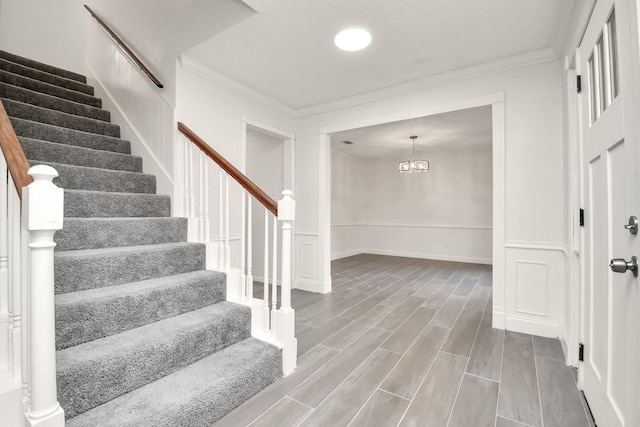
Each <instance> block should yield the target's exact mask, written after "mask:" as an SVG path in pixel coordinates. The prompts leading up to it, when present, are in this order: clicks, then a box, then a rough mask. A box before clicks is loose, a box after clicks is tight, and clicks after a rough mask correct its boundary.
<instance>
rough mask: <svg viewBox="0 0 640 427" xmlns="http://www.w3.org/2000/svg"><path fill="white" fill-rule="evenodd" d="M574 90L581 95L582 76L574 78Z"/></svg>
mask: <svg viewBox="0 0 640 427" xmlns="http://www.w3.org/2000/svg"><path fill="white" fill-rule="evenodd" d="M576 89H577V90H578V93H582V76H580V75H577V76H576Z"/></svg>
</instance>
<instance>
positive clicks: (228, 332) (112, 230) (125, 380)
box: [0, 51, 282, 426]
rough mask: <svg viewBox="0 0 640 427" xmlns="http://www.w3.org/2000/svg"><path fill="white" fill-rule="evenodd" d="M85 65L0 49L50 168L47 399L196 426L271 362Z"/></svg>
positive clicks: (79, 408)
mask: <svg viewBox="0 0 640 427" xmlns="http://www.w3.org/2000/svg"><path fill="white" fill-rule="evenodd" d="M93 93H94V92H93V88H92V87H91V86H89V85H87V84H86V78H85V77H83V76H81V75H78V74H76V73H73V72H68V71H65V70H62V69H58V68H56V67H51V66H48V65H45V64H42V63H39V62H36V61H32V60H29V59H26V58H22V57H19V56H17V55H13V54H10V53H7V52H3V51H0V99H1V100H2V103H3V104H4V106H5V109H6V110H7V112H8V114H9V116H10V121H11V123H12V125H13V127H14V129H15V131H16V134H17V135H18V136H19V139H20V143H21V145H22V146H23V148H24V151H25V154H26V156H27V159H28V160H29V163H30V164H31V165H36V164H46V165H49V166H52V167H53V168H54V169H56V170H57V171H58V173H59V177H57V178H56V179H55V180H54V183H55V184H56V185H58V186H60V187H62V188H63V189H64V192H65V206H64V215H65V219H64V227H63V229H62V230H60V231H58V232H57V233H56V234H55V237H54V240H55V241H56V243H57V247H56V252H55V255H54V282H55V284H54V290H55V294H56V296H55V301H56V325H55V326H56V348H57V349H58V352H57V369H58V372H57V381H58V383H57V384H58V399H59V401H60V403H61V405H62V407H63V408H64V410H65V414H66V417H67V419H68V425H70V426H78V425H80V426H96V425H100V426H103V425H117V426H125V425H136V426H138V425H149V426H176V425H185V426H186V425H189V426H200V425H202V426H209V425H211V424H212V423H213V422H215V421H216V420H217V419H219V418H221V417H223V416H224V415H225V414H226V413H228V412H229V411H230V410H232V409H233V408H234V407H236V406H238V405H239V404H241V403H242V402H243V401H244V400H246V399H248V398H249V397H250V396H252V395H253V394H255V393H256V392H258V391H259V390H261V389H262V388H263V387H265V386H266V385H268V384H269V383H271V382H273V381H274V380H275V379H276V378H277V377H279V376H281V375H282V357H281V351H280V350H279V349H278V348H276V347H274V346H272V345H270V344H267V343H264V342H262V341H258V340H256V339H254V338H251V337H250V334H251V310H250V309H249V308H248V307H245V306H242V305H238V304H233V303H230V302H227V301H225V294H226V277H225V275H224V274H223V273H219V272H212V271H207V270H205V269H204V268H205V264H206V248H205V245H204V244H200V243H189V242H186V239H187V231H188V230H187V220H186V219H185V218H174V217H171V216H170V215H171V199H170V197H169V196H160V195H156V194H155V191H156V178H155V176H153V175H149V174H144V173H142V160H141V158H140V157H137V156H131V155H130V154H131V144H130V143H129V142H128V141H123V140H121V139H120V128H119V126H116V125H114V124H111V123H109V121H110V114H109V112H107V111H103V110H101V109H100V108H101V106H102V101H101V100H100V99H99V98H97V97H95V96H93Z"/></svg>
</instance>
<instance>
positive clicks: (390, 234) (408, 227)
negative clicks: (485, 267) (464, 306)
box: [362, 224, 493, 264]
mask: <svg viewBox="0 0 640 427" xmlns="http://www.w3.org/2000/svg"><path fill="white" fill-rule="evenodd" d="M362 236H363V237H362V239H363V249H364V252H366V253H373V254H379V255H394V256H406V257H412V258H426V259H437V260H444V261H457V262H470V263H477V264H491V263H492V240H493V230H492V229H491V227H476V226H451V225H412V224H365V225H363V226H362Z"/></svg>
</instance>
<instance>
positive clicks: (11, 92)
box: [0, 82, 111, 122]
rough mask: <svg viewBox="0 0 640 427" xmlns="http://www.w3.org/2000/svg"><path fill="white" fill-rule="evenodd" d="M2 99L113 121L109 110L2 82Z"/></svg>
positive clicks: (0, 95) (0, 91)
mask: <svg viewBox="0 0 640 427" xmlns="http://www.w3.org/2000/svg"><path fill="white" fill-rule="evenodd" d="M0 97H2V98H8V99H13V100H14V101H20V102H24V103H25V104H32V105H37V106H38V107H44V108H49V109H52V110H53V109H55V110H58V111H62V112H65V113H69V114H74V115H76V116H82V117H89V118H92V119H96V120H102V121H105V122H109V121H110V120H111V113H109V111H107V110H102V109H100V108H96V107H92V106H90V105H87V104H81V103H79V102H74V101H69V100H67V99H63V98H58V97H56V96H52V95H47V94H45V93H40V92H36V91H34V90H31V89H26V88H23V87H18V86H13V85H10V84H7V83H1V82H0Z"/></svg>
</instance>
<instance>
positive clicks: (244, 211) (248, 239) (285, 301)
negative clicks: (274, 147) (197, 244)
mask: <svg viewBox="0 0 640 427" xmlns="http://www.w3.org/2000/svg"><path fill="white" fill-rule="evenodd" d="M178 129H179V130H180V131H181V132H182V133H183V134H184V135H185V139H184V140H183V142H184V144H185V145H186V147H185V161H186V165H185V170H186V174H185V190H186V191H187V192H188V193H189V194H192V195H193V194H199V198H198V200H195V201H194V200H193V199H191V198H189V197H187V199H186V202H187V206H186V211H187V212H188V215H193V216H194V217H195V215H196V214H195V208H193V206H194V205H197V207H198V209H199V210H200V211H201V212H204V210H203V209H206V207H205V206H204V205H205V204H208V200H206V199H205V193H208V187H206V186H207V185H208V184H207V183H205V182H204V181H203V171H204V170H206V168H207V167H208V166H209V165H210V164H211V162H207V164H206V165H205V166H203V165H202V163H201V164H200V168H199V173H200V175H201V176H200V177H199V178H198V179H197V180H196V179H194V177H193V174H192V173H191V172H190V171H192V170H193V164H192V156H193V153H192V149H193V148H191V143H190V142H189V141H188V140H190V141H191V142H192V143H193V145H195V146H196V147H198V148H199V149H200V150H201V151H202V152H203V153H204V154H206V156H208V157H209V158H210V159H211V160H212V161H214V162H216V163H217V164H218V166H219V167H220V177H219V186H218V189H219V191H218V192H219V194H218V196H219V197H218V200H219V208H218V209H219V216H220V218H219V227H218V234H219V236H218V241H217V242H213V241H210V237H208V233H203V230H202V227H204V225H203V221H197V220H195V218H194V221H191V220H190V221H189V224H190V227H191V226H192V225H193V227H195V228H198V230H193V231H191V230H190V232H189V235H190V236H200V237H202V236H203V235H205V236H207V238H206V239H205V241H204V242H203V243H205V244H206V245H207V250H208V251H212V252H216V253H217V256H211V257H210V259H213V260H217V261H216V262H212V263H211V264H214V263H215V264H217V265H215V266H214V265H209V264H208V268H214V269H218V270H222V271H224V272H225V273H226V274H227V300H229V301H233V302H238V303H241V304H244V305H247V306H249V307H251V310H252V318H251V319H252V321H251V334H252V336H254V337H256V338H260V339H262V340H265V341H268V342H272V343H274V344H276V345H278V346H279V347H280V348H282V352H283V372H284V374H285V375H287V374H289V373H291V372H292V371H293V369H294V368H295V366H296V357H297V340H296V338H295V310H293V308H292V307H291V271H292V262H291V256H292V249H291V246H292V242H291V240H292V228H293V221H294V219H295V201H294V200H293V198H292V193H291V191H289V190H285V191H283V193H282V194H283V198H282V199H281V200H280V201H279V202H277V204H276V202H275V201H273V200H272V199H271V198H270V197H269V196H268V195H267V194H266V193H264V191H262V190H261V189H259V188H258V187H257V186H256V185H255V184H254V183H253V182H251V181H250V180H249V179H248V178H247V177H246V176H245V175H244V174H242V173H241V172H240V171H238V170H237V169H236V168H235V167H233V166H232V165H231V164H230V163H229V162H228V161H227V160H226V159H224V158H223V157H222V156H220V154H218V153H217V152H216V151H215V150H213V149H212V148H211V147H210V146H209V145H207V144H206V143H205V142H204V141H203V140H202V139H201V138H199V137H198V136H197V135H195V134H194V133H193V132H192V131H191V130H190V129H189V128H188V127H186V126H185V125H184V124H183V123H178ZM229 176H231V177H232V178H233V179H234V180H235V181H236V182H237V183H239V184H240V186H241V187H243V188H242V189H241V190H240V191H241V193H240V200H239V201H238V202H239V203H238V204H237V205H235V207H234V209H236V212H237V210H238V209H239V212H237V213H236V215H237V216H238V217H239V222H240V224H238V225H239V228H240V242H239V246H240V247H239V248H238V247H235V245H234V251H237V252H235V254H236V255H235V256H231V254H230V246H229V222H230V218H229V209H230V207H231V206H230V203H229V183H228V177H229ZM194 181H196V182H197V184H198V187H199V188H198V189H194V188H193V183H194ZM234 190H235V189H234ZM254 198H255V199H256V200H258V201H259V202H261V203H262V205H263V206H264V207H265V212H266V213H265V242H264V250H265V254H264V256H265V258H264V264H265V268H264V276H265V277H264V292H263V295H262V296H260V297H258V296H257V295H254V294H253V256H252V252H253V225H252V203H253V199H254ZM236 200H237V199H236ZM280 206H282V208H280ZM280 209H282V211H281V210H280ZM189 212H190V214H189ZM269 213H271V214H272V215H271V216H272V217H273V230H274V232H273V236H272V237H271V236H269V231H268V228H269ZM202 218H204V216H203V214H201V216H200V219H202ZM279 223H281V224H279ZM236 224H237V223H236ZM279 227H281V231H280V232H281V233H282V248H281V249H282V251H281V255H280V256H278V240H279V238H278V234H279V232H278V228H279ZM270 237H271V243H272V250H271V257H272V267H271V271H269V268H268V264H269V251H268V249H269V238H270ZM231 258H233V259H234V264H231ZM279 270H281V271H280V274H281V277H280V278H279V277H278V273H279ZM269 273H271V276H272V279H271V283H269ZM278 282H280V284H281V289H280V291H281V304H280V307H279V308H278ZM256 297H258V298H256Z"/></svg>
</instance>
